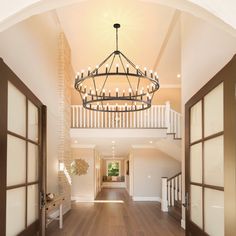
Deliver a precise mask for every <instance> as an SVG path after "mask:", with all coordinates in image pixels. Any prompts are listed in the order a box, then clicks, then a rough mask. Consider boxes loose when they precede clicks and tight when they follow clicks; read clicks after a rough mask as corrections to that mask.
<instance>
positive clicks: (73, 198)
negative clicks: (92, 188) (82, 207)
mask: <svg viewBox="0 0 236 236" xmlns="http://www.w3.org/2000/svg"><path fill="white" fill-rule="evenodd" d="M71 201H76V202H92V201H94V197H92V196H86V197H78V196H71Z"/></svg>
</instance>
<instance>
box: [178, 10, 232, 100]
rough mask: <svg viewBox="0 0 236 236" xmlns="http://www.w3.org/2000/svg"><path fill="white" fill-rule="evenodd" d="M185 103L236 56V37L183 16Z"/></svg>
mask: <svg viewBox="0 0 236 236" xmlns="http://www.w3.org/2000/svg"><path fill="white" fill-rule="evenodd" d="M181 37H182V45H181V48H182V56H181V65H182V69H181V70H182V71H181V74H182V100H183V103H184V104H185V103H186V102H187V101H188V100H189V99H190V97H192V95H193V94H195V93H196V92H197V91H198V90H199V89H200V88H201V87H202V86H203V85H204V84H205V83H206V82H207V81H208V80H210V79H211V78H212V77H213V76H214V75H215V74H216V73H217V72H218V71H219V70H220V69H222V67H223V66H224V65H225V64H227V62H228V61H230V59H231V58H232V57H233V55H234V54H235V53H236V38H234V37H232V36H231V35H229V34H227V33H225V32H223V31H222V30H220V29H218V28H216V27H215V26H214V25H211V24H209V23H207V22H205V21H203V20H201V19H199V18H196V17H193V16H191V15H188V14H184V13H183V14H182V33H181Z"/></svg>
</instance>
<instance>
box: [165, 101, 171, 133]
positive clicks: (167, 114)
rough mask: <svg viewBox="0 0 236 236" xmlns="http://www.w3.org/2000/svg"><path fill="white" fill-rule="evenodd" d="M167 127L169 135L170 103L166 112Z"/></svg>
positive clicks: (167, 104) (167, 103)
mask: <svg viewBox="0 0 236 236" xmlns="http://www.w3.org/2000/svg"><path fill="white" fill-rule="evenodd" d="M165 126H166V128H167V133H170V102H169V101H167V102H166V110H165Z"/></svg>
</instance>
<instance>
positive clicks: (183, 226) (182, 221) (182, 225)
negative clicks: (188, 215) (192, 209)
mask: <svg viewBox="0 0 236 236" xmlns="http://www.w3.org/2000/svg"><path fill="white" fill-rule="evenodd" d="M181 227H182V228H183V229H186V223H185V220H183V219H181Z"/></svg>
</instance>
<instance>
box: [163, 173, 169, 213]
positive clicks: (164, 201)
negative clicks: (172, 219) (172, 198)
mask: <svg viewBox="0 0 236 236" xmlns="http://www.w3.org/2000/svg"><path fill="white" fill-rule="evenodd" d="M161 184H162V186H161V187H162V191H161V210H162V211H163V212H168V193H167V188H168V187H167V177H162V178H161Z"/></svg>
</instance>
